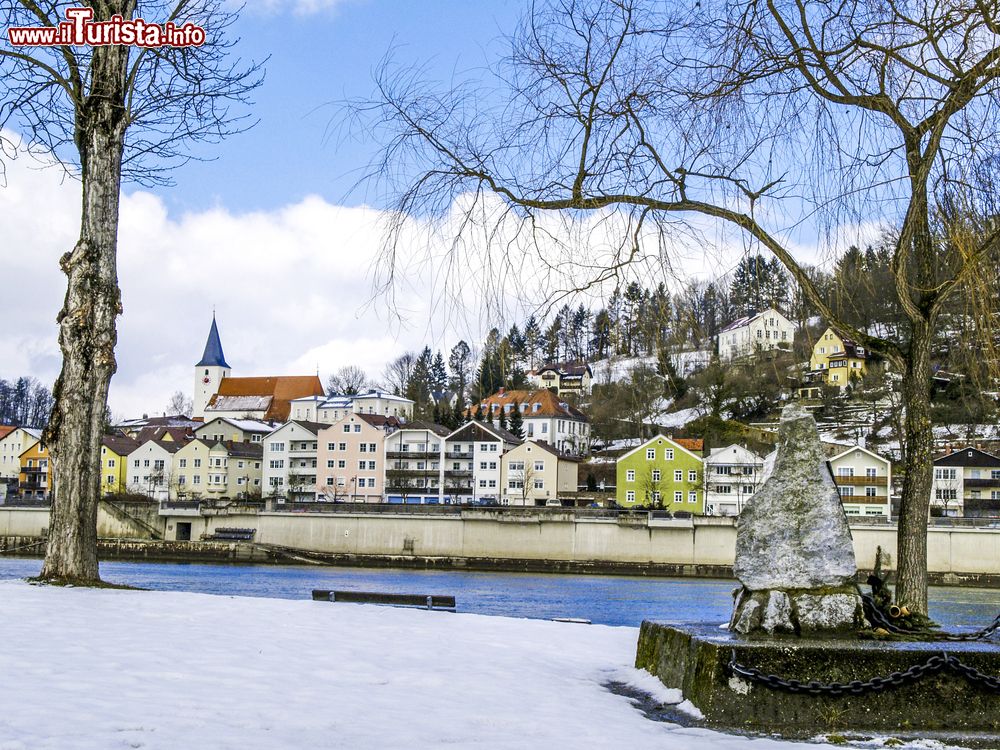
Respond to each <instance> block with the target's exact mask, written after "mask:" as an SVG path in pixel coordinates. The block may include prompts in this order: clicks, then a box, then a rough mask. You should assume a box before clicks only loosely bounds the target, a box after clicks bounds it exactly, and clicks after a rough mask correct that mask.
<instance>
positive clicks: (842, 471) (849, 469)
mask: <svg viewBox="0 0 1000 750" xmlns="http://www.w3.org/2000/svg"><path fill="white" fill-rule="evenodd" d="M837 476H838V477H853V476H854V467H853V466H838V467H837Z"/></svg>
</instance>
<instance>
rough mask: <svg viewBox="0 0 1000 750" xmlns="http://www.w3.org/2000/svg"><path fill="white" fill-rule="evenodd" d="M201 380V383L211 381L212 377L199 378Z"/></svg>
mask: <svg viewBox="0 0 1000 750" xmlns="http://www.w3.org/2000/svg"><path fill="white" fill-rule="evenodd" d="M201 382H202V383H211V382H212V379H211V378H202V379H201Z"/></svg>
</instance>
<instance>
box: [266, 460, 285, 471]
mask: <svg viewBox="0 0 1000 750" xmlns="http://www.w3.org/2000/svg"><path fill="white" fill-rule="evenodd" d="M270 464H271V468H272V469H283V468H285V459H283V458H272V459H271V461H270Z"/></svg>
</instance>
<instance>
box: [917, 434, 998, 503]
mask: <svg viewBox="0 0 1000 750" xmlns="http://www.w3.org/2000/svg"><path fill="white" fill-rule="evenodd" d="M931 514H932V515H936V516H970V517H983V516H997V515H1000V457H998V456H995V455H993V454H992V453H987V452H986V451H984V450H980V449H979V448H973V447H971V446H966V447H964V448H961V449H959V450H955V451H952V452H951V453H948V454H946V455H943V456H940V457H938V458H935V459H934V479H933V481H932V483H931Z"/></svg>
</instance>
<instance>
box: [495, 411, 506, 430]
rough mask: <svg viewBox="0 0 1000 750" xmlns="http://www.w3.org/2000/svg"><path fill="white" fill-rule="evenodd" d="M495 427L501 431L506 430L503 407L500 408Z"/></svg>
mask: <svg viewBox="0 0 1000 750" xmlns="http://www.w3.org/2000/svg"><path fill="white" fill-rule="evenodd" d="M497 427H499V428H500V429H501V430H506V429H507V410H506V409H505V408H504V407H503V406H501V407H500V418H499V420H498V423H497Z"/></svg>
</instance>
